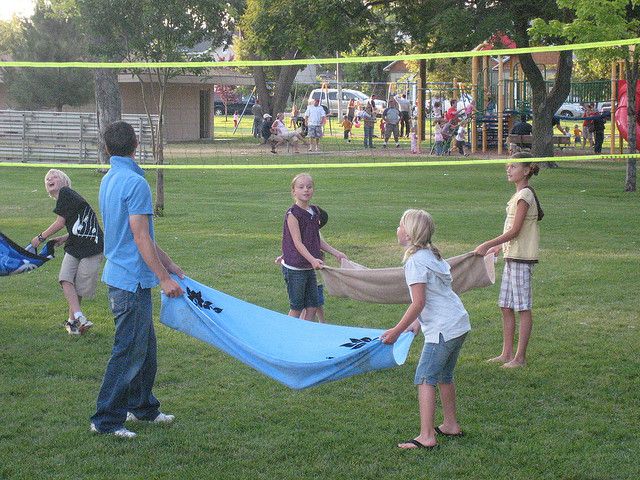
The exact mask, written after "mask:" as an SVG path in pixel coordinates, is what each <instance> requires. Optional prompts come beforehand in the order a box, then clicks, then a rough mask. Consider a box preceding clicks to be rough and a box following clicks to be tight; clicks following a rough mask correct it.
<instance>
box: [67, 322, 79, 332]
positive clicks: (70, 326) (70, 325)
mask: <svg viewBox="0 0 640 480" xmlns="http://www.w3.org/2000/svg"><path fill="white" fill-rule="evenodd" d="M64 328H65V330H66V331H67V332H68V333H69V335H80V326H79V325H78V322H76V321H75V320H74V321H71V320H67V321H66V322H64Z"/></svg>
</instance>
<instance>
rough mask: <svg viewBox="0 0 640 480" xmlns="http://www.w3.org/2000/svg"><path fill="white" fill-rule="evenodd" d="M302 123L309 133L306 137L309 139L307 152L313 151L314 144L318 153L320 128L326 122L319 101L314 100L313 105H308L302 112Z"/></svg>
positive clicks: (325, 115)
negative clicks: (305, 125) (303, 122)
mask: <svg viewBox="0 0 640 480" xmlns="http://www.w3.org/2000/svg"><path fill="white" fill-rule="evenodd" d="M304 121H305V123H306V124H307V128H308V129H309V132H308V134H307V136H308V137H309V138H310V139H311V143H310V144H309V151H310V152H311V151H312V150H313V147H314V144H315V150H316V152H317V151H319V145H320V139H321V138H322V134H323V133H322V128H323V127H324V124H325V123H326V122H327V114H326V113H325V111H324V108H323V107H321V106H320V99H318V98H317V99H315V100H314V101H313V105H309V106H308V107H307V110H306V111H305V112H304Z"/></svg>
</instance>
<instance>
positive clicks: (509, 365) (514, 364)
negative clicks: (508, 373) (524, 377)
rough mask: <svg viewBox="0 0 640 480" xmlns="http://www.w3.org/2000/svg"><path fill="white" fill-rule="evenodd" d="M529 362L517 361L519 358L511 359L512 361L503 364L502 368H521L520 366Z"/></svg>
mask: <svg viewBox="0 0 640 480" xmlns="http://www.w3.org/2000/svg"><path fill="white" fill-rule="evenodd" d="M526 364H527V362H524V361H523V362H521V361H517V360H511V361H510V362H507V363H505V364H504V365H502V368H520V367H524V366H525V365H526Z"/></svg>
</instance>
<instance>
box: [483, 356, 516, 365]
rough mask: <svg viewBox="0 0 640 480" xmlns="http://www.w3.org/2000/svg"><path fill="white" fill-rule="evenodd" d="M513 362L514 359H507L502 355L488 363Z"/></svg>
mask: <svg viewBox="0 0 640 480" xmlns="http://www.w3.org/2000/svg"><path fill="white" fill-rule="evenodd" d="M511 360H513V357H506V356H504V355H500V356H498V357H493V358H490V359H489V360H487V361H486V362H487V363H508V362H510V361H511Z"/></svg>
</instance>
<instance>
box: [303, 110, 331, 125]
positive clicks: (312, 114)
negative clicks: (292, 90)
mask: <svg viewBox="0 0 640 480" xmlns="http://www.w3.org/2000/svg"><path fill="white" fill-rule="evenodd" d="M304 116H305V118H308V119H309V120H308V121H307V122H308V123H307V125H308V126H316V127H317V126H320V125H322V119H323V118H324V117H326V116H327V114H326V113H324V108H322V107H321V106H320V105H318V106H317V107H316V106H315V105H309V106H308V107H307V110H306V111H305V112H304Z"/></svg>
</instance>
